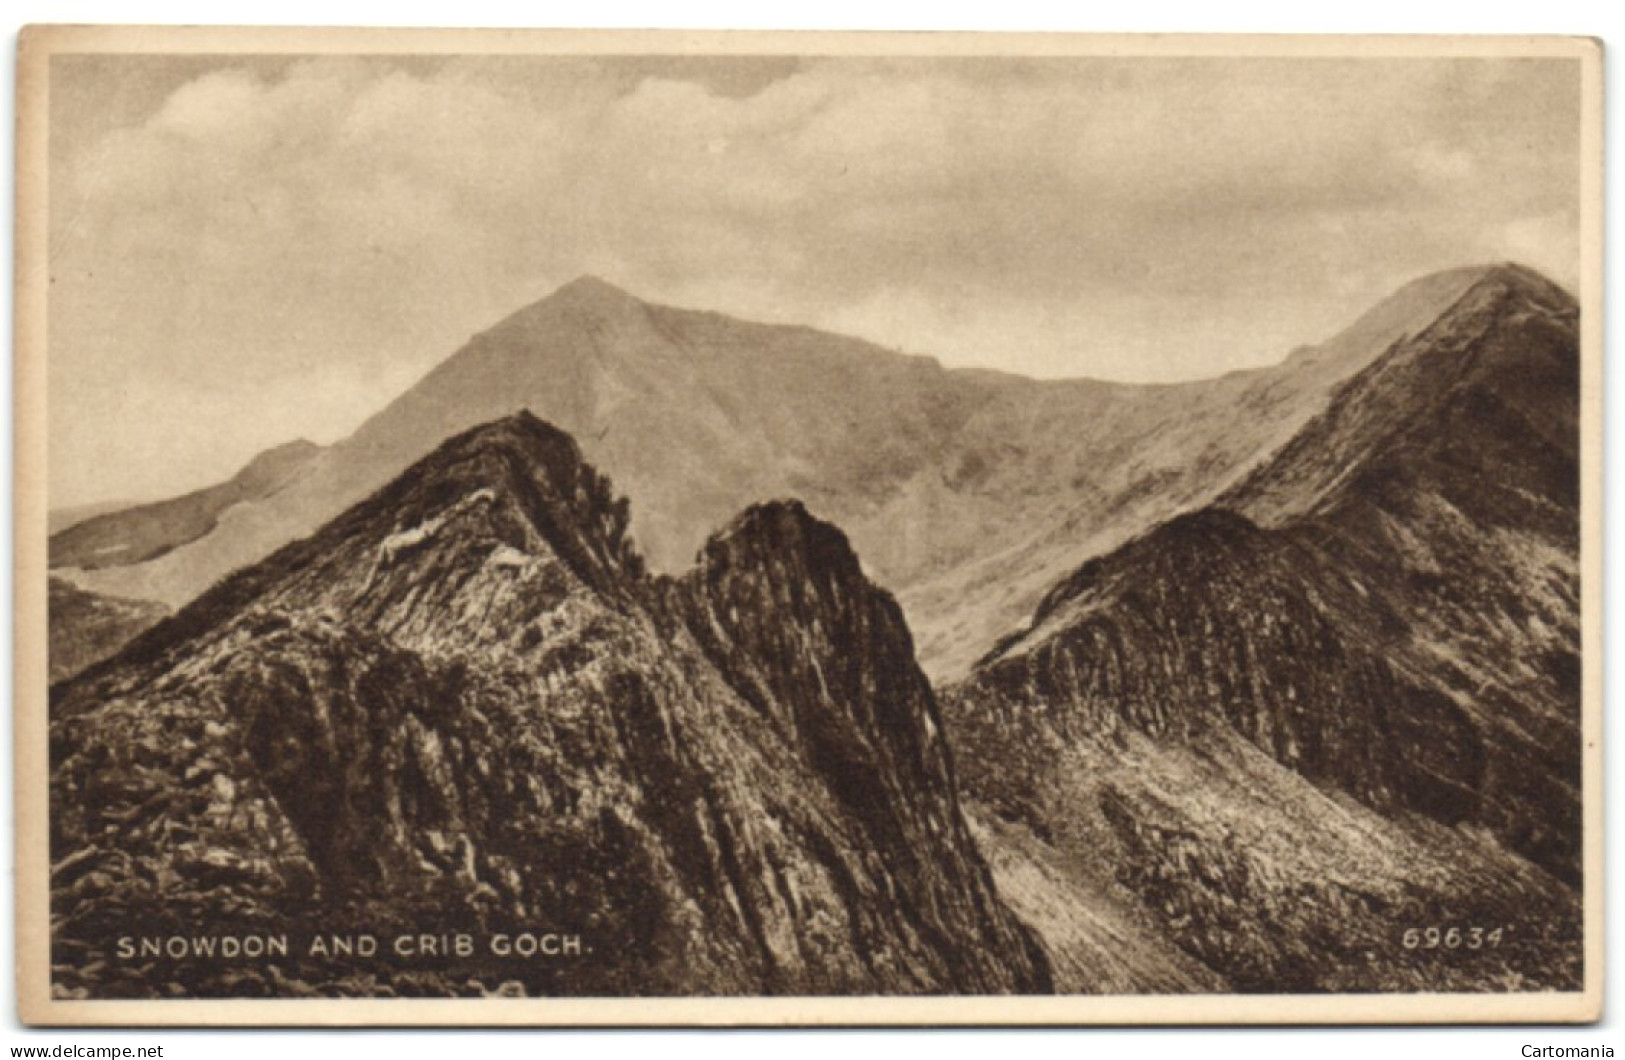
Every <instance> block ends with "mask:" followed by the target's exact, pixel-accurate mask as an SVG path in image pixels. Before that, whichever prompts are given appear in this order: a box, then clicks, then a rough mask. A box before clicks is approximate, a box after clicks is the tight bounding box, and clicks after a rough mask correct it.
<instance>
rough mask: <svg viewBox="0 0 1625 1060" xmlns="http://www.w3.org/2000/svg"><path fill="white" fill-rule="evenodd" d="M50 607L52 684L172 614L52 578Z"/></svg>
mask: <svg viewBox="0 0 1625 1060" xmlns="http://www.w3.org/2000/svg"><path fill="white" fill-rule="evenodd" d="M49 606H50V649H49V650H50V655H51V659H50V667H51V683H52V684H55V683H56V682H58V681H61V680H62V679H64V678H67V677H72V676H73V675H74V674H76V673H78V672H79V671H80V670H83V669H84V668H85V667H87V666H89V665H91V664H92V663H98V662H101V661H102V660H103V659H105V658H107V657H108V656H109V655H112V654H113V653H114V652H116V651H118V650H119V649H120V648H122V647H123V646H124V644H125V642H127V641H128V640H129V639H130V638H131V637H134V636H135V635H136V634H137V633H140V632H141V631H142V630H144V629H147V628H148V627H150V626H151V625H152V624H153V623H155V622H157V621H158V620H159V619H161V618H163V617H164V616H165V615H167V614H168V613H169V610H168V609H167V608H165V607H163V606H162V605H160V604H153V603H148V602H146V601H143V600H121V599H119V598H118V597H116V596H102V595H100V594H97V593H89V592H85V591H84V590H82V589H77V588H75V587H74V586H73V585H71V584H70V583H68V582H65V581H63V580H61V579H60V578H52V579H51V584H50V604H49Z"/></svg>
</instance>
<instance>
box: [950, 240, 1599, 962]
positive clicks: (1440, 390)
mask: <svg viewBox="0 0 1625 1060" xmlns="http://www.w3.org/2000/svg"><path fill="white" fill-rule="evenodd" d="M1578 395H1579V378H1578V336H1577V311H1576V308H1575V306H1574V303H1573V301H1572V299H1571V298H1569V296H1568V295H1566V294H1565V293H1564V292H1562V291H1561V290H1559V289H1558V288H1556V287H1554V286H1552V285H1551V284H1550V283H1548V282H1546V281H1545V280H1543V279H1541V278H1539V277H1538V276H1536V275H1534V274H1532V273H1529V272H1527V271H1525V270H1521V269H1516V268H1502V269H1497V270H1492V271H1490V272H1488V273H1486V274H1484V275H1482V276H1480V277H1479V278H1478V279H1477V280H1476V281H1475V282H1474V283H1473V284H1472V285H1471V286H1470V287H1469V288H1468V289H1467V290H1466V291H1464V292H1463V293H1462V294H1461V296H1460V297H1459V298H1458V299H1457V300H1456V301H1455V302H1454V303H1453V304H1451V305H1450V306H1449V308H1448V309H1447V310H1446V311H1445V312H1443V313H1442V314H1441V315H1440V316H1439V318H1438V319H1437V320H1436V321H1435V322H1433V323H1432V324H1431V325H1430V326H1428V327H1426V328H1424V329H1421V330H1420V331H1419V332H1418V333H1416V334H1415V335H1413V336H1408V337H1406V338H1404V339H1402V340H1400V341H1398V342H1395V343H1394V344H1393V345H1392V346H1391V347H1390V348H1389V349H1388V350H1387V351H1386V352H1385V353H1384V354H1383V355H1382V356H1381V357H1379V358H1377V359H1376V360H1375V361H1374V362H1372V363H1371V364H1370V365H1369V366H1367V367H1366V368H1364V369H1362V370H1361V371H1359V372H1358V373H1356V374H1355V375H1354V376H1353V377H1352V378H1351V379H1350V380H1349V381H1348V382H1347V383H1346V384H1344V385H1343V386H1342V387H1341V388H1339V389H1338V390H1337V391H1336V392H1335V394H1334V396H1333V398H1332V400H1331V402H1330V404H1329V406H1328V408H1327V409H1326V410H1325V412H1323V413H1322V414H1320V415H1319V416H1317V417H1315V418H1314V419H1313V420H1311V421H1310V422H1309V423H1308V424H1307V425H1306V426H1305V427H1304V429H1303V430H1302V431H1301V432H1300V433H1299V434H1298V435H1297V436H1296V437H1295V438H1293V439H1292V440H1291V441H1290V442H1289V443H1288V444H1287V445H1285V446H1284V447H1283V448H1282V449H1281V450H1280V452H1279V453H1277V454H1276V455H1275V456H1273V457H1272V458H1271V459H1270V460H1268V461H1266V462H1265V463H1264V464H1262V465H1261V466H1260V467H1258V468H1257V469H1256V470H1254V471H1253V472H1252V473H1251V474H1249V475H1248V476H1246V477H1245V478H1244V479H1243V480H1242V481H1241V482H1239V483H1238V484H1237V485H1236V486H1235V487H1234V488H1232V489H1230V490H1228V491H1227V492H1226V493H1225V494H1224V495H1223V496H1222V497H1221V498H1220V499H1219V500H1218V502H1217V503H1216V504H1215V505H1213V506H1211V507H1208V508H1204V509H1201V510H1198V511H1195V512H1193V513H1191V514H1188V515H1184V516H1180V517H1178V518H1175V519H1172V520H1170V521H1168V522H1166V523H1163V524H1162V525H1160V526H1158V527H1156V528H1154V529H1152V530H1150V531H1149V532H1147V533H1146V534H1144V535H1143V536H1141V537H1140V538H1138V539H1136V540H1134V541H1133V542H1131V543H1129V544H1128V545H1126V546H1124V547H1122V548H1120V549H1118V550H1116V551H1115V552H1113V553H1111V554H1109V555H1107V556H1103V557H1100V558H1098V559H1095V560H1092V561H1090V562H1089V563H1086V564H1085V565H1084V566H1082V567H1081V568H1080V569H1078V570H1077V571H1076V572H1074V573H1073V574H1072V575H1071V576H1070V577H1068V578H1066V579H1065V580H1063V581H1062V582H1060V583H1059V584H1057V585H1056V586H1055V587H1054V588H1053V589H1052V591H1051V592H1050V593H1049V594H1048V595H1047V596H1046V597H1045V599H1044V600H1043V602H1042V603H1041V605H1040V606H1039V608H1038V609H1037V611H1036V613H1035V616H1034V618H1033V621H1032V622H1031V624H1030V626H1029V627H1028V628H1026V629H1025V630H1022V631H1020V632H1018V633H1016V634H1013V635H1012V636H1011V637H1009V638H1007V639H1006V640H1005V641H1004V642H1002V643H1001V644H1000V645H999V646H997V647H996V648H995V649H994V650H993V651H992V652H990V653H989V654H988V655H987V656H986V657H985V658H984V659H983V660H982V661H981V662H980V663H979V664H978V666H977V667H976V669H975V670H974V672H973V674H972V675H971V677H970V678H969V679H968V680H967V681H965V682H963V683H962V684H960V685H959V686H958V687H956V688H955V689H953V690H952V691H951V692H949V693H948V694H947V697H946V700H945V703H946V707H945V709H946V710H947V716H948V720H949V725H950V732H951V734H952V735H953V737H954V740H955V743H956V745H957V747H958V748H959V749H960V751H961V760H962V763H963V775H964V778H965V783H966V787H967V791H968V792H969V793H970V794H971V796H973V797H974V798H975V799H976V801H977V803H978V806H979V809H980V812H981V813H982V814H983V815H984V816H985V817H987V818H989V819H991V820H993V821H996V822H998V824H997V828H999V829H1002V832H1000V833H999V834H1000V835H1004V836H1006V840H1005V841H1006V842H1008V843H1009V844H1011V845H1012V846H1015V845H1019V844H1020V843H1027V846H1026V848H1025V849H1027V850H1028V851H1029V855H1028V856H1027V857H1025V860H1024V861H1022V863H1023V864H1030V863H1031V862H1032V861H1033V860H1034V856H1033V855H1031V854H1030V851H1031V850H1033V849H1038V850H1039V855H1038V856H1040V857H1044V858H1053V859H1056V860H1058V861H1059V862H1061V863H1063V865H1064V864H1071V865H1072V866H1073V870H1072V872H1073V875H1072V876H1071V877H1070V883H1071V884H1072V885H1075V886H1076V885H1079V884H1078V881H1079V879H1080V878H1081V879H1083V880H1084V881H1085V884H1084V885H1085V886H1086V889H1087V888H1093V889H1094V890H1095V891H1096V892H1097V893H1100V894H1101V895H1102V901H1103V902H1105V903H1108V904H1109V903H1111V902H1116V903H1117V904H1118V905H1123V906H1126V907H1128V908H1129V909H1130V910H1131V912H1132V914H1133V915H1134V916H1143V915H1149V916H1150V917H1151V918H1152V919H1153V920H1156V921H1160V922H1161V925H1162V928H1163V929H1164V930H1165V931H1166V932H1167V933H1168V934H1170V935H1171V937H1172V938H1173V939H1175V940H1176V941H1177V943H1178V944H1179V946H1180V947H1181V948H1182V949H1183V950H1184V951H1185V952H1186V953H1188V954H1190V955H1193V956H1196V957H1198V958H1200V959H1201V960H1202V962H1203V963H1204V964H1206V965H1207V966H1208V967H1210V968H1211V969H1213V970H1214V971H1215V972H1217V973H1218V974H1220V975H1221V976H1223V977H1224V978H1226V979H1227V980H1228V981H1230V982H1231V983H1232V984H1233V985H1237V986H1239V987H1242V988H1247V987H1249V986H1257V987H1258V988H1270V989H1285V988H1287V984H1293V985H1296V986H1298V987H1299V988H1302V989H1351V988H1355V989H1357V988H1362V987H1364V988H1382V987H1385V986H1386V987H1393V986H1398V987H1403V988H1410V989H1414V988H1417V987H1419V986H1423V987H1441V988H1447V989H1448V988H1457V987H1461V986H1475V985H1476V986H1478V987H1482V986H1484V985H1485V984H1491V985H1496V984H1501V985H1511V986H1514V987H1517V986H1565V987H1572V986H1574V985H1575V984H1577V982H1578V976H1579V942H1578V940H1579V938H1580V933H1579V898H1578V889H1577V888H1578V885H1579V883H1580V840H1581V835H1582V829H1581V826H1580V795H1579V784H1580V753H1581V746H1580V731H1579V727H1580V694H1579V680H1578V675H1579V670H1580V666H1579V654H1578V653H1579V628H1578V620H1579V608H1578V593H1579V578H1578V527H1579V518H1578V510H1579V509H1578V481H1579V479H1578V459H1577V453H1578V418H1577V407H1578ZM1033 748H1041V749H1043V750H1042V751H1040V752H1039V753H1038V754H1037V755H1036V756H1035V755H1034V752H1033ZM1125 757H1127V758H1131V759H1137V760H1138V762H1139V764H1138V766H1137V767H1136V768H1134V769H1132V770H1126V769H1124V767H1123V766H1122V765H1121V764H1120V761H1119V760H1120V759H1122V758H1125ZM1034 761H1037V762H1038V763H1039V768H1038V769H1029V768H1027V766H1028V764H1029V763H1032V762H1034ZM1221 766H1222V768H1221ZM1283 772H1285V773H1289V774H1290V775H1291V776H1290V778H1287V777H1283V776H1280V775H1279V774H1281V773H1283ZM1219 773H1222V774H1224V779H1223V781H1222V782H1220V781H1219V780H1218V779H1217V778H1216V774H1219ZM1305 782H1307V783H1305ZM1287 791H1290V792H1291V793H1292V794H1290V795H1288V796H1284V797H1288V798H1290V799H1291V800H1293V803H1294V805H1292V806H1291V807H1283V806H1276V805H1274V802H1275V800H1274V799H1271V798H1267V797H1262V796H1263V794H1264V793H1269V792H1287ZM1292 818H1296V819H1295V820H1294V819H1292ZM1271 821H1275V822H1278V823H1279V825H1280V827H1281V828H1282V829H1283V830H1284V831H1285V832H1286V833H1287V834H1290V835H1292V836H1293V837H1294V845H1292V846H1283V845H1282V844H1280V843H1279V842H1272V841H1271V839H1270V837H1269V835H1268V829H1267V828H1265V827H1263V826H1264V825H1265V824H1266V823H1267V822H1271ZM988 827H994V826H993V825H989V826H988ZM1012 836H1013V837H1014V838H1010V837H1012ZM1034 836H1036V837H1037V838H1038V839H1039V840H1041V841H1043V842H1044V843H1046V844H1048V848H1047V849H1045V848H1043V847H1039V848H1034V847H1032V845H1031V842H1030V838H1031V837H1034ZM1024 837H1026V838H1024ZM994 842H995V843H997V842H999V839H998V838H997V837H995V840H994ZM1102 851H1109V852H1110V857H1109V860H1110V862H1111V863H1112V864H1113V865H1115V866H1116V869H1115V878H1114V879H1111V880H1102V879H1100V878H1099V877H1098V874H1097V875H1095V876H1091V875H1090V873H1089V870H1087V869H1079V868H1077V866H1078V865H1079V864H1080V861H1081V859H1082V857H1083V856H1084V854H1085V852H1087V854H1088V855H1089V856H1095V857H1098V856H1099V854H1100V852H1102ZM993 857H994V860H995V862H996V863H998V862H999V861H1001V860H1011V859H1014V858H1015V855H1014V854H1009V853H1008V852H1006V855H1000V854H997V853H996V854H994V855H993ZM1017 860H1020V859H1017ZM1061 875H1062V877H1063V878H1067V873H1066V872H1065V871H1063V872H1062V874H1061ZM1012 901H1013V902H1014V904H1015V906H1016V908H1017V909H1018V911H1021V910H1022V908H1023V903H1022V901H1021V900H1020V899H1019V897H1018V896H1017V895H1016V894H1014V893H1013V894H1012ZM1288 910H1290V915H1287V912H1286V911H1288ZM1430 925H1431V926H1435V927H1440V928H1441V930H1447V929H1448V928H1449V927H1450V926H1460V927H1462V928H1463V929H1466V928H1468V927H1470V926H1479V927H1482V928H1484V929H1485V930H1486V932H1487V931H1488V930H1490V929H1491V928H1493V927H1502V928H1503V931H1502V934H1501V936H1499V937H1500V939H1501V940H1502V943H1503V944H1502V945H1498V946H1497V947H1494V948H1480V949H1475V950H1472V951H1471V952H1470V954H1469V955H1468V956H1469V958H1470V959H1468V960H1460V959H1452V960H1451V961H1449V962H1436V963H1434V964H1430V965H1429V964H1420V965H1417V966H1415V967H1413V968H1410V969H1403V968H1402V969H1401V970H1400V971H1399V972H1396V971H1394V964H1393V962H1392V961H1391V960H1390V959H1389V958H1390V957H1391V954H1392V951H1393V948H1394V945H1395V940H1396V939H1402V938H1403V930H1404V929H1405V928H1406V927H1417V928H1419V929H1423V930H1425V929H1426V928H1427V927H1428V926H1430ZM1316 938H1318V939H1322V940H1323V941H1322V942H1321V943H1319V944H1315V945H1306V944H1305V941H1304V940H1305V939H1316ZM1368 953H1375V954H1376V955H1377V956H1378V957H1379V958H1381V959H1378V960H1370V959H1368V957H1367V956H1366V955H1367V954H1368ZM1061 963H1062V964H1063V965H1064V964H1065V962H1064V961H1062V962H1061ZM1271 984H1273V985H1271Z"/></svg>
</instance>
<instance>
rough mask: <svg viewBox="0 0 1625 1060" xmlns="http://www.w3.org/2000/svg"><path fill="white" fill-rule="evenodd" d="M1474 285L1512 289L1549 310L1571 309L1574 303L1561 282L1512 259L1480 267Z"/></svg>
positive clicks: (1573, 299)
mask: <svg viewBox="0 0 1625 1060" xmlns="http://www.w3.org/2000/svg"><path fill="white" fill-rule="evenodd" d="M1474 286H1476V287H1480V288H1487V287H1492V286H1493V287H1495V288H1499V289H1502V290H1507V291H1514V292H1517V293H1519V294H1522V295H1523V296H1524V297H1526V298H1529V299H1531V300H1533V301H1535V302H1537V303H1540V304H1543V305H1545V306H1547V307H1548V308H1553V309H1565V308H1572V307H1574V306H1575V304H1576V303H1575V298H1574V295H1572V294H1570V293H1569V292H1568V290H1566V289H1565V288H1564V287H1563V286H1562V285H1561V284H1558V283H1557V282H1555V281H1553V280H1551V279H1549V278H1547V277H1546V276H1545V275H1544V274H1542V273H1540V272H1539V271H1537V270H1535V269H1532V268H1530V267H1529V266H1527V265H1520V264H1519V263H1517V262H1515V261H1502V262H1496V263H1495V264H1493V265H1485V266H1483V267H1482V268H1481V269H1480V276H1479V279H1478V281H1477V283H1476V284H1475V285H1474Z"/></svg>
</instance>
